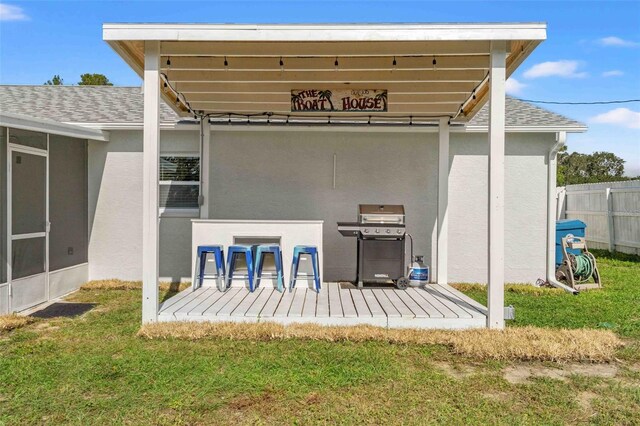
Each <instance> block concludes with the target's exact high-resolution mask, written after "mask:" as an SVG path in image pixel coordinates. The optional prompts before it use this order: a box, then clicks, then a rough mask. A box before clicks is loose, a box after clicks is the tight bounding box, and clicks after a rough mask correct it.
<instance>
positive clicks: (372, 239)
mask: <svg viewBox="0 0 640 426" xmlns="http://www.w3.org/2000/svg"><path fill="white" fill-rule="evenodd" d="M338 231H339V232H340V233H341V234H342V235H344V236H345V237H356V238H357V239H358V266H357V269H356V283H357V285H358V288H362V287H363V286H364V283H365V282H366V283H376V284H381V283H388V282H390V281H392V282H394V283H395V284H396V286H397V287H398V288H401V289H404V288H407V285H408V283H409V280H408V278H406V277H405V275H404V274H405V270H406V268H405V241H404V239H405V235H406V229H405V216H404V206H402V205H384V204H360V205H359V206H358V221H357V222H338Z"/></svg>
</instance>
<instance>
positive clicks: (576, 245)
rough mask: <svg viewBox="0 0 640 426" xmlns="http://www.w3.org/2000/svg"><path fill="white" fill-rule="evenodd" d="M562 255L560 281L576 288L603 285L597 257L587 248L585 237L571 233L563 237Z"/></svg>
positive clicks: (558, 271) (558, 272)
mask: <svg viewBox="0 0 640 426" xmlns="http://www.w3.org/2000/svg"><path fill="white" fill-rule="evenodd" d="M568 250H572V252H569V251H568ZM562 255H563V256H562V264H561V265H560V266H559V267H558V270H557V271H556V279H557V280H558V281H562V282H564V283H565V284H567V285H568V286H569V287H571V288H573V289H575V290H586V289H589V288H600V287H602V284H601V282H600V273H599V272H598V266H597V263H596V258H595V256H594V255H593V254H592V253H591V252H590V251H589V249H588V248H587V241H586V240H585V239H584V238H582V237H574V236H573V235H571V234H569V235H567V236H566V237H564V238H562ZM591 280H593V282H590V281H591Z"/></svg>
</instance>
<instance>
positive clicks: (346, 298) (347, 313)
mask: <svg viewBox="0 0 640 426" xmlns="http://www.w3.org/2000/svg"><path fill="white" fill-rule="evenodd" d="M339 293H340V305H341V306H342V312H343V315H344V317H345V318H357V317H358V313H357V312H356V307H355V305H354V304H353V298H352V297H351V291H349V290H348V289H344V288H341V289H340V290H339Z"/></svg>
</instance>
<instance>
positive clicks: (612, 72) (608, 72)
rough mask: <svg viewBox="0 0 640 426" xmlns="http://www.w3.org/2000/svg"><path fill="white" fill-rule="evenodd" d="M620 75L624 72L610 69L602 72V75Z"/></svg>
mask: <svg viewBox="0 0 640 426" xmlns="http://www.w3.org/2000/svg"><path fill="white" fill-rule="evenodd" d="M621 75H624V73H623V72H622V71H620V70H611V71H605V72H603V73H602V76H603V77H620V76H621Z"/></svg>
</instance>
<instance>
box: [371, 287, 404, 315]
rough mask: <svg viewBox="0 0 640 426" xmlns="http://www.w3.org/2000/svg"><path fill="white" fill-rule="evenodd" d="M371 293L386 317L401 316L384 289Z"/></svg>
mask: <svg viewBox="0 0 640 426" xmlns="http://www.w3.org/2000/svg"><path fill="white" fill-rule="evenodd" d="M371 294H372V295H373V297H375V298H376V299H377V300H378V303H380V306H381V307H382V310H383V313H384V314H385V315H386V316H387V317H389V318H399V317H401V316H402V315H400V311H398V309H397V308H396V307H395V306H394V305H393V303H391V300H389V298H388V297H387V295H386V293H385V292H384V291H376V292H371Z"/></svg>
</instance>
